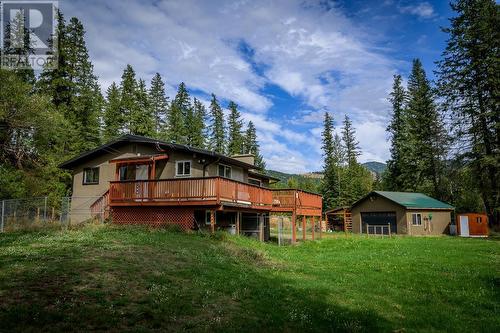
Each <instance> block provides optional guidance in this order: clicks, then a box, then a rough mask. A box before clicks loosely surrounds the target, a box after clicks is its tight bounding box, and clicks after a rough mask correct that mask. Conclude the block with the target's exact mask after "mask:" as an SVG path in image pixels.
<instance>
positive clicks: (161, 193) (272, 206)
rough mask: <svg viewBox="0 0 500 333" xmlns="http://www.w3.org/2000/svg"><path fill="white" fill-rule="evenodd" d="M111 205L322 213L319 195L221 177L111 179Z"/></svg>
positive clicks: (297, 213)
mask: <svg viewBox="0 0 500 333" xmlns="http://www.w3.org/2000/svg"><path fill="white" fill-rule="evenodd" d="M109 205H110V206H111V207H113V206H219V207H220V208H222V207H228V206H233V207H236V208H238V207H239V208H248V209H255V210H265V211H274V212H292V213H295V214H296V215H308V216H321V208H322V197H321V196H320V195H318V194H313V193H308V192H305V191H301V190H295V189H286V190H281V189H280V190H274V189H268V188H263V187H260V186H256V185H252V184H247V183H243V182H239V181H235V180H232V179H226V178H222V177H204V178H177V179H160V180H133V181H112V182H111V184H110V189H109Z"/></svg>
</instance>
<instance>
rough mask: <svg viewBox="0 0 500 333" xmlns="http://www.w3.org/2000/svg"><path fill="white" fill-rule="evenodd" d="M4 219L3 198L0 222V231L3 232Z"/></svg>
mask: <svg viewBox="0 0 500 333" xmlns="http://www.w3.org/2000/svg"><path fill="white" fill-rule="evenodd" d="M4 219H5V200H2V221H1V222H0V232H3V223H4Z"/></svg>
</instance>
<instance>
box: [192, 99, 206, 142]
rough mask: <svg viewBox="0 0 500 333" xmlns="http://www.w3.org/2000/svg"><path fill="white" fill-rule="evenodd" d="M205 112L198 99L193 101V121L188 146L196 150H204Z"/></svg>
mask: <svg viewBox="0 0 500 333" xmlns="http://www.w3.org/2000/svg"><path fill="white" fill-rule="evenodd" d="M206 114H207V110H206V109H205V105H203V103H202V102H200V101H199V100H198V99H196V98H195V99H194V101H193V119H192V121H191V126H190V130H189V138H190V142H189V144H190V145H191V146H194V147H198V148H205V141H206V140H205V135H204V134H205V118H206Z"/></svg>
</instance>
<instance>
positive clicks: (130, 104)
mask: <svg viewBox="0 0 500 333" xmlns="http://www.w3.org/2000/svg"><path fill="white" fill-rule="evenodd" d="M120 92H121V96H120V114H121V115H122V119H123V122H122V124H121V126H122V129H121V131H122V132H123V133H129V134H131V133H132V130H133V128H132V126H131V125H132V124H131V119H132V117H133V115H135V114H137V113H138V112H139V105H138V103H137V81H136V79H135V71H134V69H133V68H132V66H131V65H127V66H126V67H125V69H124V70H123V74H122V80H121V83H120Z"/></svg>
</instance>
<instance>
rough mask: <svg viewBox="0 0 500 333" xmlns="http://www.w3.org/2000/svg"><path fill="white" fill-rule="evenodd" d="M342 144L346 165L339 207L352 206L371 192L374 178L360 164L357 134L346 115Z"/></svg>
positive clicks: (341, 178)
mask: <svg viewBox="0 0 500 333" xmlns="http://www.w3.org/2000/svg"><path fill="white" fill-rule="evenodd" d="M342 143H343V145H342V146H343V152H344V154H345V155H344V156H345V161H346V165H345V166H344V167H343V168H341V170H340V172H339V183H340V184H339V198H338V200H337V205H338V206H350V205H352V204H353V203H354V202H355V201H356V200H358V199H359V198H361V197H363V196H364V195H366V194H367V193H368V192H370V191H371V189H372V185H373V177H372V175H371V173H370V172H369V171H368V170H367V169H366V168H365V167H364V166H362V165H361V164H359V163H358V156H359V155H360V154H361V152H360V149H359V143H358V141H357V140H356V132H355V130H354V128H353V127H352V122H351V120H350V119H349V117H348V116H347V115H346V116H345V118H344V122H343V127H342Z"/></svg>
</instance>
